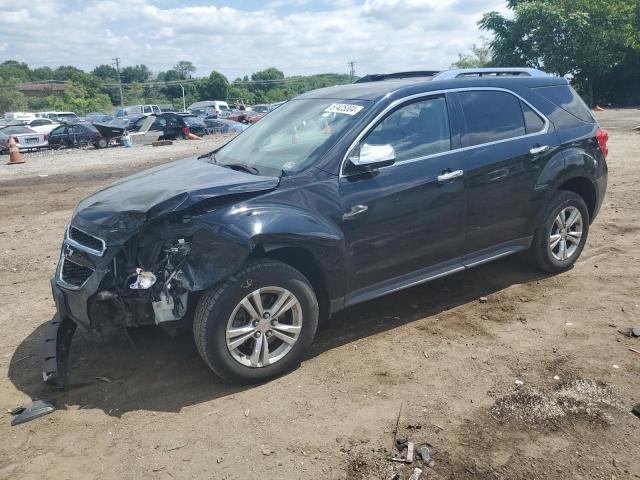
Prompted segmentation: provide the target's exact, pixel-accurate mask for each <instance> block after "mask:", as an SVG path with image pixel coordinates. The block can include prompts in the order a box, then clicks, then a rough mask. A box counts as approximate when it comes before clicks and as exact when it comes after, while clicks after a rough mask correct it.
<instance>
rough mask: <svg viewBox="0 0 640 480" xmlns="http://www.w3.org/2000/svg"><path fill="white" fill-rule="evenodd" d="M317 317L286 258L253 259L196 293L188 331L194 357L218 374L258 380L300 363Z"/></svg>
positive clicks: (311, 296) (307, 287)
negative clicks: (233, 273) (229, 275)
mask: <svg viewBox="0 0 640 480" xmlns="http://www.w3.org/2000/svg"><path fill="white" fill-rule="evenodd" d="M318 316H319V313H318V301H317V298H316V295H315V293H314V291H313V288H312V287H311V284H310V283H309V281H308V280H307V279H306V278H305V277H304V275H302V274H301V273H300V272H299V271H298V270H296V269H295V268H293V267H291V266H290V265H287V264H286V263H283V262H279V261H277V260H271V259H257V260H252V261H250V262H248V263H247V264H246V265H245V266H244V267H243V268H242V269H241V270H240V271H239V272H238V273H237V274H235V275H234V276H233V277H231V278H230V279H229V280H228V281H226V282H224V283H222V284H220V285H216V286H214V287H212V288H211V289H210V290H208V291H207V292H205V293H204V294H203V295H202V297H201V298H200V300H199V302H198V305H197V307H196V311H195V314H194V321H193V335H194V339H195V343H196V346H197V348H198V352H199V353H200V356H201V357H202V358H203V360H204V361H205V362H206V363H207V365H209V367H210V368H211V369H212V370H213V371H214V372H215V373H216V374H217V375H218V376H219V377H221V378H223V379H224V380H227V381H229V382H234V383H258V382H263V381H265V380H269V379H271V378H274V377H277V376H279V375H281V374H283V373H284V372H286V371H288V370H290V369H291V368H292V367H294V366H295V365H297V364H298V363H299V362H300V360H301V358H302V356H303V355H304V353H305V351H306V350H307V349H308V347H309V345H310V344H311V342H312V340H313V337H314V335H315V332H316V329H317V326H318Z"/></svg>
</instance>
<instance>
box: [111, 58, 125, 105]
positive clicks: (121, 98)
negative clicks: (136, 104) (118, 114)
mask: <svg viewBox="0 0 640 480" xmlns="http://www.w3.org/2000/svg"><path fill="white" fill-rule="evenodd" d="M113 61H114V65H115V67H116V72H118V86H119V88H120V108H121V109H123V110H124V96H123V95H122V79H121V78H120V58H119V57H116V58H114V59H113Z"/></svg>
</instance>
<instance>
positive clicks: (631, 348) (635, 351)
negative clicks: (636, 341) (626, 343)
mask: <svg viewBox="0 0 640 480" xmlns="http://www.w3.org/2000/svg"><path fill="white" fill-rule="evenodd" d="M629 351H631V352H633V353H638V354H640V350H637V349H635V348H633V347H629Z"/></svg>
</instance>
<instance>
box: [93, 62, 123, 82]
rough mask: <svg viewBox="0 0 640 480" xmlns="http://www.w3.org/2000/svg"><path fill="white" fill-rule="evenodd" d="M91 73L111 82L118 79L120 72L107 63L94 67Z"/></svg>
mask: <svg viewBox="0 0 640 480" xmlns="http://www.w3.org/2000/svg"><path fill="white" fill-rule="evenodd" d="M91 75H95V76H96V77H98V78H99V79H100V80H103V81H105V82H109V83H111V82H115V81H117V80H118V72H117V71H116V69H115V68H113V67H112V66H111V65H106V64H102V65H98V66H97V67H96V68H94V69H93V71H92V72H91Z"/></svg>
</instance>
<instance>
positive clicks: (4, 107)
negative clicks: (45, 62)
mask: <svg viewBox="0 0 640 480" xmlns="http://www.w3.org/2000/svg"><path fill="white" fill-rule="evenodd" d="M0 68H2V67H0ZM26 107H27V100H26V98H25V96H24V95H23V94H22V93H21V92H19V91H18V85H17V82H16V81H15V80H11V81H6V80H5V81H3V82H0V112H11V111H21V110H24V109H26Z"/></svg>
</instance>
